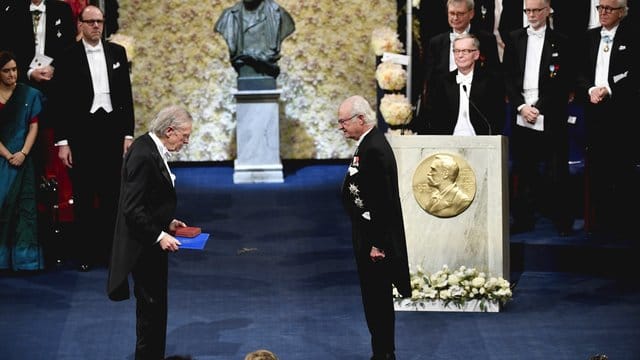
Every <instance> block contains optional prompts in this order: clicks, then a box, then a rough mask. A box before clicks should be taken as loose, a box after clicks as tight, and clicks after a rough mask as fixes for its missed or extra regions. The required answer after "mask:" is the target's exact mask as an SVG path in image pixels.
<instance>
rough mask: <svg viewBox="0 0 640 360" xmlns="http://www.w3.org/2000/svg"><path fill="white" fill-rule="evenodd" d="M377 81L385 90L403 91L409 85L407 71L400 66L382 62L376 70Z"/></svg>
mask: <svg viewBox="0 0 640 360" xmlns="http://www.w3.org/2000/svg"><path fill="white" fill-rule="evenodd" d="M376 80H377V81H378V86H380V89H383V90H402V89H403V88H404V87H405V86H406V85H407V71H406V70H405V69H404V68H403V67H402V65H400V64H396V63H393V62H391V61H387V62H382V63H380V64H379V65H378V67H377V68H376Z"/></svg>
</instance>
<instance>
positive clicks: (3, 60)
mask: <svg viewBox="0 0 640 360" xmlns="http://www.w3.org/2000/svg"><path fill="white" fill-rule="evenodd" d="M11 60H13V61H15V62H18V61H17V60H16V56H15V55H13V53H12V52H10V51H0V69H2V68H3V67H4V66H5V65H7V63H8V62H9V61H11Z"/></svg>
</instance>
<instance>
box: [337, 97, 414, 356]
mask: <svg viewBox="0 0 640 360" xmlns="http://www.w3.org/2000/svg"><path fill="white" fill-rule="evenodd" d="M338 124H339V126H340V130H341V131H342V132H343V133H344V136H345V137H347V138H349V139H353V140H356V141H358V147H357V150H356V153H355V155H354V156H353V161H352V162H351V165H349V169H348V173H347V175H346V177H345V180H344V184H343V188H342V201H343V204H344V206H345V209H346V211H347V213H348V214H349V216H350V218H351V223H352V241H353V250H354V254H355V259H356V265H357V268H358V275H359V277H360V290H361V292H362V303H363V305H364V313H365V318H366V320H367V325H368V327H369V332H370V333H371V346H372V349H373V357H372V359H373V360H378V359H395V313H394V305H393V292H392V289H393V285H395V287H396V289H397V290H398V291H399V293H400V294H401V295H402V296H405V297H408V296H411V284H410V283H409V265H408V260H407V246H406V240H405V233H404V223H403V219H402V208H401V206H400V196H399V193H398V170H397V166H396V160H395V157H394V156H393V151H392V150H391V146H389V143H388V142H387V139H386V138H385V137H384V134H383V133H382V132H380V131H379V130H378V128H376V126H375V124H376V117H375V112H374V111H373V109H371V106H370V105H369V103H368V102H367V100H365V99H364V98H363V97H361V96H352V97H349V98H347V99H346V100H344V101H343V102H342V104H341V105H340V107H339V109H338Z"/></svg>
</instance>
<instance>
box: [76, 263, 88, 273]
mask: <svg viewBox="0 0 640 360" xmlns="http://www.w3.org/2000/svg"><path fill="white" fill-rule="evenodd" d="M89 270H90V267H89V264H80V266H78V271H80V272H87V271H89Z"/></svg>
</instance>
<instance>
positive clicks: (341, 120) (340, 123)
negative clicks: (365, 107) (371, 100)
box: [338, 114, 360, 125]
mask: <svg viewBox="0 0 640 360" xmlns="http://www.w3.org/2000/svg"><path fill="white" fill-rule="evenodd" d="M356 116H360V114H355V115H353V116H351V117H350V118H348V119H338V124H339V125H344V124H346V123H347V122H349V121H351V119H353V118H354V117H356Z"/></svg>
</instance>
